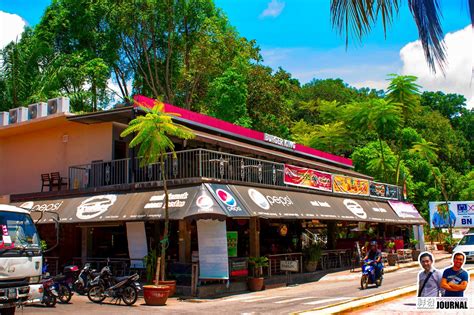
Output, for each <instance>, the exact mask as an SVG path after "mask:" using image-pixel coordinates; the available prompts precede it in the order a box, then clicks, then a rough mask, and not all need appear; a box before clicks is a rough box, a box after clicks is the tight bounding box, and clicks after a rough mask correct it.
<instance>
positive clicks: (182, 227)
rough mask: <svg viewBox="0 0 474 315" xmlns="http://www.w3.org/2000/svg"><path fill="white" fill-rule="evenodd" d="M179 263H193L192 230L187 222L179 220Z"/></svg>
mask: <svg viewBox="0 0 474 315" xmlns="http://www.w3.org/2000/svg"><path fill="white" fill-rule="evenodd" d="M178 247H179V262H180V263H188V262H191V229H190V228H189V223H188V221H186V220H179V242H178Z"/></svg>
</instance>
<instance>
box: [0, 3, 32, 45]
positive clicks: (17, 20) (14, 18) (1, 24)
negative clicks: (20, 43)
mask: <svg viewBox="0 0 474 315" xmlns="http://www.w3.org/2000/svg"><path fill="white" fill-rule="evenodd" d="M25 25H26V22H25V20H23V19H22V18H21V17H20V16H18V15H16V14H10V13H7V12H3V11H0V49H2V48H3V47H5V46H6V45H7V44H8V43H10V42H11V41H15V40H17V39H20V37H21V33H22V32H23V29H24V28H25Z"/></svg>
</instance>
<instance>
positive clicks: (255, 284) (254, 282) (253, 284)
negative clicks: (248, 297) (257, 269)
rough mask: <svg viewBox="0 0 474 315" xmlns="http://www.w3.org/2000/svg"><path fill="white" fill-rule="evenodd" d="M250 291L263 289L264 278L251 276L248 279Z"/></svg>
mask: <svg viewBox="0 0 474 315" xmlns="http://www.w3.org/2000/svg"><path fill="white" fill-rule="evenodd" d="M247 284H248V286H249V290H250V291H253V292H255V291H262V289H263V278H249V279H248V281H247Z"/></svg>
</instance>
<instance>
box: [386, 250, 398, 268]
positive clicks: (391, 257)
mask: <svg viewBox="0 0 474 315" xmlns="http://www.w3.org/2000/svg"><path fill="white" fill-rule="evenodd" d="M397 260H398V255H397V254H392V253H389V254H388V255H387V261H388V265H389V266H395V265H396V264H397Z"/></svg>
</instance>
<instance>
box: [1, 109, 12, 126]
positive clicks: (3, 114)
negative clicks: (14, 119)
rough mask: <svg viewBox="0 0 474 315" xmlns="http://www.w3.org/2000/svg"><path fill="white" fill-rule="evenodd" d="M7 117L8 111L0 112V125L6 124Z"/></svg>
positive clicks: (8, 115)
mask: <svg viewBox="0 0 474 315" xmlns="http://www.w3.org/2000/svg"><path fill="white" fill-rule="evenodd" d="M9 117H10V113H8V112H0V127H1V126H7V125H8V120H9Z"/></svg>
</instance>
